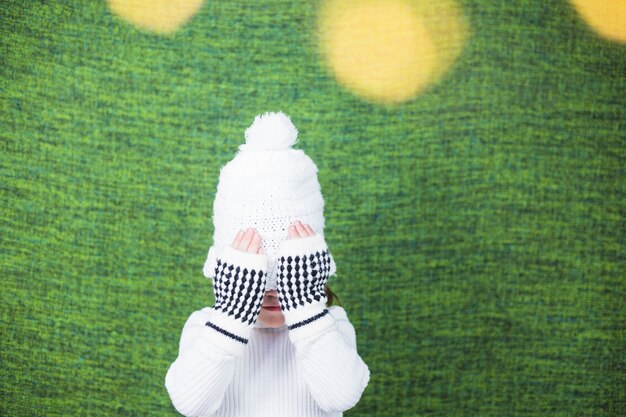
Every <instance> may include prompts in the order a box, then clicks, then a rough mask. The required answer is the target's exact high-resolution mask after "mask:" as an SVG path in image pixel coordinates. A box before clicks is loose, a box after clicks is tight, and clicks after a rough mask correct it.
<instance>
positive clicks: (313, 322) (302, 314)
mask: <svg viewBox="0 0 626 417" xmlns="http://www.w3.org/2000/svg"><path fill="white" fill-rule="evenodd" d="M283 314H284V316H285V323H286V324H287V327H288V329H289V338H290V339H291V341H292V342H294V343H296V342H299V341H301V340H304V339H308V338H310V337H313V336H316V335H318V334H320V333H323V332H325V331H326V330H328V329H329V328H331V327H332V326H334V325H335V320H334V319H333V317H332V316H331V315H330V313H329V312H328V309H327V308H326V304H324V303H315V304H311V305H308V306H306V307H301V308H299V309H297V310H291V311H285V312H283Z"/></svg>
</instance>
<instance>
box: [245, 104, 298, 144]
mask: <svg viewBox="0 0 626 417" xmlns="http://www.w3.org/2000/svg"><path fill="white" fill-rule="evenodd" d="M245 136H246V144H245V145H241V147H240V148H241V149H242V150H244V149H245V150H282V149H289V148H291V147H292V146H293V145H294V144H295V143H296V142H297V141H298V130H297V129H296V127H295V126H294V125H293V123H291V120H290V119H289V117H288V116H287V115H286V114H285V113H282V112H278V113H269V112H268V113H264V114H260V115H258V116H257V117H256V118H255V119H254V122H253V123H252V126H250V127H249V128H248V129H246V135H245Z"/></svg>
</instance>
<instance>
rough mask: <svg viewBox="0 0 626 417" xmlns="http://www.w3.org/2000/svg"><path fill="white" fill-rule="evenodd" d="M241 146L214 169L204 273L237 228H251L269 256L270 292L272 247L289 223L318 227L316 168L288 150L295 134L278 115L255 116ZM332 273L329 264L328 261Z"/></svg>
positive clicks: (320, 225) (320, 212) (282, 237)
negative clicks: (216, 173) (211, 227)
mask: <svg viewBox="0 0 626 417" xmlns="http://www.w3.org/2000/svg"><path fill="white" fill-rule="evenodd" d="M245 136H246V144H244V145H241V146H240V147H239V152H238V153H237V155H236V156H235V157H234V158H233V160H232V161H230V162H229V163H227V164H226V165H225V166H224V167H223V168H222V169H221V171H220V175H219V184H218V186H217V194H216V195H215V202H214V204H213V224H214V233H213V245H212V246H211V248H210V250H209V253H208V255H207V260H206V262H205V266H204V274H205V276H207V277H210V278H212V277H213V272H214V270H215V262H216V254H217V253H218V252H219V250H221V248H223V247H225V246H226V245H229V244H230V242H231V241H232V239H233V237H234V236H235V235H236V234H237V232H238V231H239V230H241V229H246V228H248V227H250V226H252V227H254V228H255V229H256V230H257V232H259V233H260V234H261V236H262V237H263V242H262V245H263V249H264V251H265V253H266V254H267V256H268V258H269V266H268V274H267V278H268V282H267V287H268V288H276V275H277V271H276V263H277V260H278V248H279V247H280V244H281V243H282V242H283V241H284V240H285V239H286V238H287V228H288V226H289V225H290V224H291V223H292V222H293V221H295V220H300V221H301V222H303V223H307V224H309V225H310V226H311V227H312V228H313V230H314V231H315V232H316V233H322V231H323V229H324V199H323V197H322V193H321V189H320V185H319V182H318V180H317V166H315V164H314V163H313V161H312V160H311V158H309V157H308V156H307V155H306V154H305V153H304V151H302V150H296V149H291V146H292V145H293V144H294V143H295V141H296V138H297V130H296V128H295V127H294V126H293V124H292V123H291V121H290V120H289V118H288V117H287V116H286V115H285V114H283V113H268V114H263V115H260V116H257V117H256V119H255V121H254V123H253V124H252V126H250V127H249V128H248V129H247V130H246V135H245ZM332 271H333V273H334V271H335V266H334V262H333V263H332Z"/></svg>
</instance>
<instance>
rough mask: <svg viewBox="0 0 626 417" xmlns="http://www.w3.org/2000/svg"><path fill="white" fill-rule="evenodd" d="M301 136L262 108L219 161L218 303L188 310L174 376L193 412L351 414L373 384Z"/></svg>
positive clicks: (173, 387) (182, 401)
mask: <svg viewBox="0 0 626 417" xmlns="http://www.w3.org/2000/svg"><path fill="white" fill-rule="evenodd" d="M296 137H297V131H296V130H295V127H294V126H293V124H291V121H290V120H289V118H287V116H285V115H284V114H282V113H266V114H264V115H261V116H257V118H256V119H255V122H254V123H253V125H252V126H251V127H250V128H248V129H247V130H246V145H242V146H240V151H239V153H238V154H237V156H236V157H235V158H234V159H233V160H232V161H231V162H230V163H228V164H227V165H226V166H225V167H223V168H222V170H221V173H220V182H219V185H218V191H217V194H216V197H215V203H214V210H213V221H214V226H215V233H214V236H213V246H212V247H211V249H210V250H209V254H208V256H207V262H206V264H205V268H204V272H205V275H206V276H207V277H209V278H212V279H213V289H214V293H215V304H214V306H213V307H211V308H209V307H206V308H204V309H202V310H199V311H196V312H194V313H193V314H192V315H191V316H190V317H189V319H188V320H187V323H186V324H185V326H184V328H183V331H182V335H181V339H180V346H179V355H178V358H177V359H176V360H175V361H174V363H173V364H172V365H171V366H170V368H169V370H168V372H167V375H166V378H165V386H166V388H167V390H168V393H169V395H170V398H171V399H172V402H173V404H174V406H175V407H176V409H177V410H178V411H179V412H180V413H182V414H184V415H186V416H247V417H253V416H272V417H280V416H288V417H297V416H341V415H342V412H343V411H345V410H347V409H349V408H351V407H352V406H354V405H355V404H356V403H357V402H358V400H359V399H360V397H361V394H362V392H363V390H364V389H365V387H366V386H367V383H368V381H369V370H368V368H367V366H366V365H365V363H364V362H363V360H362V359H361V358H360V356H359V355H358V353H357V350H356V336H355V332H354V328H353V327H352V325H351V324H350V322H349V321H348V318H347V316H346V313H345V311H344V310H343V309H342V308H341V307H337V306H332V297H331V298H330V299H329V297H328V296H327V294H332V292H330V290H329V289H328V286H327V281H328V278H329V276H330V275H333V274H334V273H335V263H334V260H333V258H332V256H331V254H330V252H329V251H328V247H327V245H326V242H325V240H324V237H323V234H322V233H321V232H322V230H323V223H324V219H323V199H322V196H321V191H320V187H319V183H318V182H317V168H316V167H315V165H314V164H313V162H312V161H311V160H310V159H309V158H308V157H307V156H306V155H305V154H304V152H302V151H301V150H294V149H291V146H292V145H293V144H294V143H295V141H296ZM233 237H234V238H233ZM225 242H228V243H225Z"/></svg>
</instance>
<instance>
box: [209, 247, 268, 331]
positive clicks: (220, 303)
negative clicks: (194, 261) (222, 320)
mask: <svg viewBox="0 0 626 417" xmlns="http://www.w3.org/2000/svg"><path fill="white" fill-rule="evenodd" d="M213 291H214V292H215V305H214V306H213V308H214V309H215V310H218V311H222V312H223V313H225V314H227V315H228V316H229V317H232V318H234V319H236V320H239V321H241V322H242V323H244V324H249V325H251V324H254V323H255V322H256V319H257V317H258V316H259V312H260V310H261V304H262V301H263V293H264V292H265V273H264V272H263V271H257V270H255V269H249V268H245V267H241V266H238V265H234V264H232V263H228V262H224V261H223V260H222V259H218V260H217V266H216V267H215V279H214V280H213Z"/></svg>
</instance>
